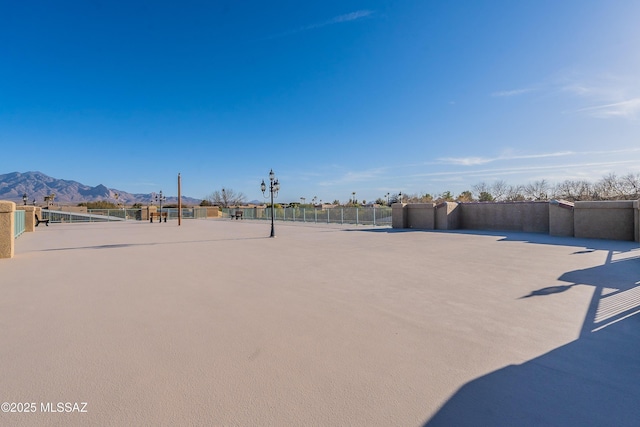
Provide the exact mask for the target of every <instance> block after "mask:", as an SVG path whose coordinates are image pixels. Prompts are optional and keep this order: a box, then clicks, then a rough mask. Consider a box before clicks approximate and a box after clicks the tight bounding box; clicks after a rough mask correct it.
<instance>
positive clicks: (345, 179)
mask: <svg viewBox="0 0 640 427" xmlns="http://www.w3.org/2000/svg"><path fill="white" fill-rule="evenodd" d="M388 169H389V168H387V167H382V168H374V169H367V170H363V171H349V172H346V173H344V174H343V175H342V176H341V177H339V178H337V179H335V180H331V181H324V182H320V183H319V185H321V186H327V185H338V184H349V183H356V182H367V181H374V180H376V179H379V178H380V176H382V175H384V174H385V173H386V172H387V171H388Z"/></svg>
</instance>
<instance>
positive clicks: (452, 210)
mask: <svg viewBox="0 0 640 427" xmlns="http://www.w3.org/2000/svg"><path fill="white" fill-rule="evenodd" d="M458 228H460V209H459V208H458V203H456V202H443V203H440V204H439V205H437V206H436V230H456V229H458Z"/></svg>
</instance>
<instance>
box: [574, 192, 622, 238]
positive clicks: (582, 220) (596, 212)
mask: <svg viewBox="0 0 640 427" xmlns="http://www.w3.org/2000/svg"><path fill="white" fill-rule="evenodd" d="M633 205H634V201H633V200H616V201H601V202H576V203H575V206H574V211H573V215H574V217H573V218H574V219H573V221H574V234H575V237H582V238H590V239H610V240H634V228H635V224H634V223H635V220H634V209H633Z"/></svg>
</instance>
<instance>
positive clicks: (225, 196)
mask: <svg viewBox="0 0 640 427" xmlns="http://www.w3.org/2000/svg"><path fill="white" fill-rule="evenodd" d="M207 200H209V202H211V204H212V205H216V206H222V207H223V208H228V207H229V206H239V205H243V204H245V203H246V202H247V196H245V195H244V194H242V193H236V192H235V191H233V189H231V188H223V189H222V190H221V191H218V190H216V191H214V192H213V193H211V194H210V195H209V196H208V197H207Z"/></svg>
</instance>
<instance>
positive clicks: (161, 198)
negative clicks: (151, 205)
mask: <svg viewBox="0 0 640 427" xmlns="http://www.w3.org/2000/svg"><path fill="white" fill-rule="evenodd" d="M165 200H167V196H164V195H163V194H162V190H160V194H156V202H159V203H160V216H159V217H158V222H159V223H162V202H164V201H165ZM166 221H167V219H166V218H165V222H166Z"/></svg>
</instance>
